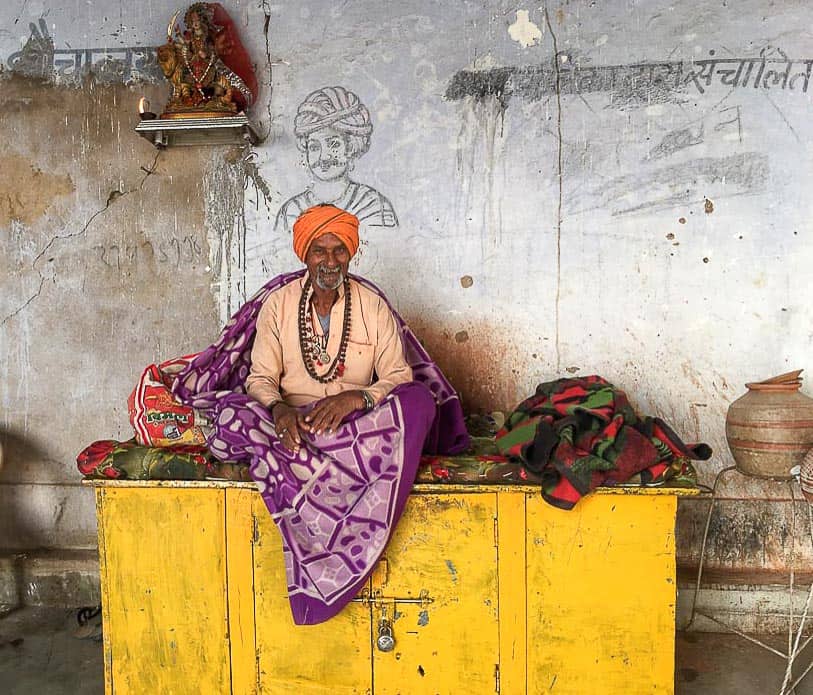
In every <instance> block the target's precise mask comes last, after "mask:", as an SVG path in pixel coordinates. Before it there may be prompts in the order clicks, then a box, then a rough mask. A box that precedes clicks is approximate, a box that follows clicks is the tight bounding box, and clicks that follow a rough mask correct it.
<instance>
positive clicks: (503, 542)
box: [497, 487, 533, 693]
mask: <svg viewBox="0 0 813 695" xmlns="http://www.w3.org/2000/svg"><path fill="white" fill-rule="evenodd" d="M525 499H526V498H525V495H518V494H514V493H512V492H511V491H510V488H505V487H503V489H502V490H501V491H500V492H499V493H498V494H497V518H498V519H499V526H498V532H499V539H498V540H499V542H498V545H497V564H498V567H499V574H500V685H501V690H502V692H504V693H524V692H525V681H526V673H525V671H526V663H527V661H526V649H527V645H526V642H525V634H526V622H527V615H526V606H525V563H526V547H525V543H524V542H523V541H524V539H525ZM531 692H533V689H531Z"/></svg>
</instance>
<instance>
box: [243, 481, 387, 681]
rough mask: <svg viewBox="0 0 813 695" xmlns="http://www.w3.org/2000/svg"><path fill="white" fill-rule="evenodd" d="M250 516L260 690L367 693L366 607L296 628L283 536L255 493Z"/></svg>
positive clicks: (348, 609)
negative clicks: (252, 522)
mask: <svg viewBox="0 0 813 695" xmlns="http://www.w3.org/2000/svg"><path fill="white" fill-rule="evenodd" d="M253 513H254V516H255V519H256V521H255V523H256V526H257V534H256V542H255V543H254V591H255V617H256V636H257V667H258V669H259V686H260V688H259V690H260V692H261V693H264V694H268V695H271V694H273V695H277V694H280V695H288V694H290V695H317V694H324V695H328V694H329V693H333V694H336V693H342V694H346V695H350V694H351V693H352V694H353V695H356V694H358V693H364V692H365V691H368V690H370V689H371V682H370V679H371V671H370V608H369V606H366V605H362V604H360V603H351V604H349V605H348V606H347V607H346V608H345V609H344V610H342V611H341V612H340V613H339V614H338V615H337V616H335V617H334V618H331V619H330V620H329V621H327V622H326V623H323V624H321V625H306V626H299V627H298V626H296V625H294V621H293V619H292V617H291V609H290V607H289V605H288V582H287V580H286V578H285V563H284V561H283V557H282V538H281V536H280V534H279V531H278V530H277V528H276V526H275V525H274V522H273V521H272V519H271V516H270V515H269V514H268V511H267V510H266V508H265V505H264V504H263V502H262V499H261V498H260V496H259V495H254V497H253ZM235 695H239V694H238V691H235Z"/></svg>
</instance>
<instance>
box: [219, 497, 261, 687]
mask: <svg viewBox="0 0 813 695" xmlns="http://www.w3.org/2000/svg"><path fill="white" fill-rule="evenodd" d="M255 494H256V493H254V492H253V491H252V490H246V489H242V488H234V489H227V490H226V581H227V584H228V585H227V589H226V597H227V600H228V615H229V642H230V645H231V671H232V679H231V680H232V682H231V687H232V690H231V692H234V693H240V694H241V695H242V694H243V693H244V694H245V695H254V694H255V693H257V659H256V651H257V645H256V643H255V639H254V554H253V552H252V545H251V539H252V536H253V534H254V515H253V514H252V499H253V497H254V496H255Z"/></svg>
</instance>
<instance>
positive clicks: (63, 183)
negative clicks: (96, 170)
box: [0, 154, 75, 228]
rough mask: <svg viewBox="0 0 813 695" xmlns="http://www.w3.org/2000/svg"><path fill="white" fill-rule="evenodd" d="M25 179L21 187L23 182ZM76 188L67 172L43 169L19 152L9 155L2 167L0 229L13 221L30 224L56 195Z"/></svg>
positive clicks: (40, 214)
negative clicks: (57, 172)
mask: <svg viewBox="0 0 813 695" xmlns="http://www.w3.org/2000/svg"><path fill="white" fill-rule="evenodd" d="M21 181H25V185H24V186H21V185H20V182H21ZM74 190H75V187H74V184H73V181H71V177H70V176H68V175H67V174H52V173H49V172H47V171H43V170H42V169H40V168H39V167H38V166H37V165H36V164H34V163H33V162H32V161H31V160H29V159H27V158H26V157H24V156H23V155H20V154H7V155H6V157H5V162H4V165H3V167H1V168H0V191H2V193H0V228H2V227H8V226H9V225H10V224H11V221H12V220H16V221H18V222H22V223H23V224H25V225H31V224H33V222H34V221H35V220H37V219H39V218H40V217H41V216H42V215H43V214H44V213H45V211H46V210H47V209H48V207H49V206H50V205H51V203H52V202H53V200H54V198H57V197H59V196H63V195H67V194H68V193H72V192H73V191H74Z"/></svg>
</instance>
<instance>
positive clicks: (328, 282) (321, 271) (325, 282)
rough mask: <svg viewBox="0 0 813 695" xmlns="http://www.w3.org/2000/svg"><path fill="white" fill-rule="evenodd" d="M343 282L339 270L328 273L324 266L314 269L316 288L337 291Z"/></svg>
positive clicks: (342, 275) (341, 273)
mask: <svg viewBox="0 0 813 695" xmlns="http://www.w3.org/2000/svg"><path fill="white" fill-rule="evenodd" d="M343 282H344V273H343V272H342V269H341V268H336V270H335V271H333V272H330V271H329V270H327V269H326V268H325V267H324V266H321V265H319V266H317V267H316V286H317V287H318V288H319V289H322V290H337V289H339V287H341V284H342V283H343Z"/></svg>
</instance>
